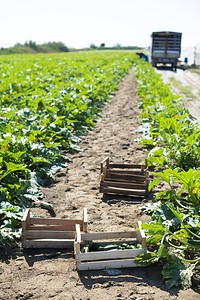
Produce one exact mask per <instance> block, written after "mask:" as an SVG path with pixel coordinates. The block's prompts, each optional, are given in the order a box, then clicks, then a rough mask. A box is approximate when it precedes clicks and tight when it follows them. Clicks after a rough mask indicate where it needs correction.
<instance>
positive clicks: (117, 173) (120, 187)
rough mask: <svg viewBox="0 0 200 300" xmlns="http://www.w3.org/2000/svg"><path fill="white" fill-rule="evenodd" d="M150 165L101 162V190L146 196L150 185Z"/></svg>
mask: <svg viewBox="0 0 200 300" xmlns="http://www.w3.org/2000/svg"><path fill="white" fill-rule="evenodd" d="M147 169H148V165H147V160H145V164H144V165H142V164H141V165H140V164H125V163H124V164H114V163H110V161H109V158H105V159H104V160H103V161H102V162H101V181H100V192H101V193H104V194H117V195H127V196H146V195H147V193H148V185H149V172H148V171H147Z"/></svg>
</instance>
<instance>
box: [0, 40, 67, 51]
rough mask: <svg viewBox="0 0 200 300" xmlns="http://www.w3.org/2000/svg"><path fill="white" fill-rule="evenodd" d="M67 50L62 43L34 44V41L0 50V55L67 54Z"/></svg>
mask: <svg viewBox="0 0 200 300" xmlns="http://www.w3.org/2000/svg"><path fill="white" fill-rule="evenodd" d="M68 51H69V49H68V48H67V46H66V45H65V44H64V43H63V42H48V43H44V44H40V45H38V44H36V42H34V41H26V42H25V43H24V44H20V43H17V44H15V45H14V46H13V47H9V48H1V49H0V54H10V53H51V52H68Z"/></svg>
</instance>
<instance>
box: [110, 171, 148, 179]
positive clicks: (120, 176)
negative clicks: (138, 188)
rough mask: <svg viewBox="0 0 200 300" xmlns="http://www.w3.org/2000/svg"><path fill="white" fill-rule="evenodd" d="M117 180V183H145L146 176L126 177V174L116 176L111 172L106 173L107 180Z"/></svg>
mask: <svg viewBox="0 0 200 300" xmlns="http://www.w3.org/2000/svg"><path fill="white" fill-rule="evenodd" d="M108 179H109V180H110V179H112V180H113V179H115V180H117V181H125V182H144V181H145V179H146V176H142V175H126V174H119V173H117V174H114V173H109V170H107V172H106V178H105V180H108Z"/></svg>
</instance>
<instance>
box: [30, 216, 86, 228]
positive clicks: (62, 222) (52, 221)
mask: <svg viewBox="0 0 200 300" xmlns="http://www.w3.org/2000/svg"><path fill="white" fill-rule="evenodd" d="M30 224H31V225H34V224H37V225H57V226H58V225H63V226H64V225H66V226H68V225H74V226H75V224H82V220H68V219H55V218H52V219H48V218H46V219H45V218H30Z"/></svg>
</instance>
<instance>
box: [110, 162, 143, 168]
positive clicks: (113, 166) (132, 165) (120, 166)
mask: <svg viewBox="0 0 200 300" xmlns="http://www.w3.org/2000/svg"><path fill="white" fill-rule="evenodd" d="M141 167H142V165H137V164H125V163H124V164H113V163H109V164H108V168H109V169H110V168H112V169H114V168H120V169H141Z"/></svg>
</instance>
